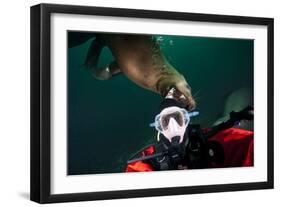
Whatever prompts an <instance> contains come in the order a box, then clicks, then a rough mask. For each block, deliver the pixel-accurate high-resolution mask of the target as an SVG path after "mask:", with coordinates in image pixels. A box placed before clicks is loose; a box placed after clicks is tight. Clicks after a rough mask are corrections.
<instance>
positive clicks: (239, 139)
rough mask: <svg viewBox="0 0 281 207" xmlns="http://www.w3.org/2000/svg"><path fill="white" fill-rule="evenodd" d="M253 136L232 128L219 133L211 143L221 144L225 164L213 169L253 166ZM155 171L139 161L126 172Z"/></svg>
mask: <svg viewBox="0 0 281 207" xmlns="http://www.w3.org/2000/svg"><path fill="white" fill-rule="evenodd" d="M253 136H254V133H253V132H252V131H247V130H243V129H237V128H230V129H226V130H222V131H220V132H218V133H217V134H216V135H214V136H213V137H211V138H210V139H209V140H210V141H216V142H218V143H220V144H221V146H222V147H223V150H224V163H223V164H220V165H217V164H212V165H211V166H212V167H245V166H253V162H254V158H253V149H254V147H253ZM153 153H154V147H153V146H150V147H148V148H146V149H145V150H144V151H142V152H141V155H142V156H148V155H152V154H153ZM145 171H154V170H153V168H152V166H151V165H149V164H147V163H145V162H142V161H137V162H134V163H131V164H129V165H127V167H126V172H145Z"/></svg>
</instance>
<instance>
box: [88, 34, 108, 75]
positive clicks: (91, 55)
mask: <svg viewBox="0 0 281 207" xmlns="http://www.w3.org/2000/svg"><path fill="white" fill-rule="evenodd" d="M103 47H104V43H103V41H102V40H101V38H99V37H98V36H96V38H95V39H94V40H93V41H92V43H91V45H90V47H89V50H88V53H87V57H86V60H85V62H84V64H83V65H84V66H85V67H86V68H87V69H89V70H93V69H95V68H96V67H97V66H98V60H99V57H100V54H101V51H102V49H103Z"/></svg>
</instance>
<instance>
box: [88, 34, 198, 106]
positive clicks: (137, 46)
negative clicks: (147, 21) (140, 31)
mask: <svg viewBox="0 0 281 207" xmlns="http://www.w3.org/2000/svg"><path fill="white" fill-rule="evenodd" d="M94 41H97V42H93V44H92V50H91V49H90V50H89V53H88V59H89V60H90V61H87V60H86V63H87V62H90V63H91V62H92V63H94V64H87V65H88V66H90V69H91V70H92V72H93V74H94V76H95V77H96V78H98V79H103V80H104V79H109V78H110V77H112V75H114V74H118V73H120V72H122V73H123V74H124V75H126V76H127V77H128V78H129V79H130V80H131V81H133V82H134V83H135V84H137V85H139V86H141V87H143V88H145V89H148V90H151V91H154V92H156V93H159V94H161V95H162V96H165V95H166V94H167V93H168V91H169V90H170V89H171V88H172V87H175V88H176V89H177V90H178V91H179V92H181V94H183V95H184V97H185V98H186V103H185V104H186V105H187V106H188V108H189V109H193V108H194V107H195V102H194V99H193V97H192V95H191V89H190V87H189V85H188V84H187V82H186V80H185V78H184V77H183V76H182V75H181V74H180V73H179V72H178V71H177V70H176V69H175V68H174V67H173V66H172V65H171V64H170V63H169V62H168V61H167V59H166V58H165V56H164V55H163V54H162V52H161V49H160V45H159V43H158V42H157V41H156V40H155V38H153V37H152V36H149V35H121V34H120V35H119V34H101V35H99V36H97V38H96V40H94ZM104 46H107V47H108V48H109V49H110V51H111V52H112V54H113V56H114V58H115V61H114V62H113V63H111V64H109V65H108V66H107V67H105V68H102V69H98V68H97V67H96V66H97V58H98V56H99V55H96V54H97V53H100V52H101V50H102V48H103V47H104ZM92 57H94V58H92Z"/></svg>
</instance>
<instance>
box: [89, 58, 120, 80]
mask: <svg viewBox="0 0 281 207" xmlns="http://www.w3.org/2000/svg"><path fill="white" fill-rule="evenodd" d="M91 72H92V74H93V76H94V77H95V78H96V79H98V80H108V79H110V78H111V77H113V76H116V75H118V74H120V73H122V71H121V70H120V68H119V66H118V64H117V62H116V61H113V62H111V63H110V64H108V65H106V66H105V67H104V68H94V69H93V70H91Z"/></svg>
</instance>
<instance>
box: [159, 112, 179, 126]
mask: <svg viewBox="0 0 281 207" xmlns="http://www.w3.org/2000/svg"><path fill="white" fill-rule="evenodd" d="M171 118H174V119H175V121H176V122H177V123H178V125H179V126H182V125H183V122H184V120H183V119H184V118H183V114H182V113H181V112H179V111H176V112H173V113H171V114H165V115H163V116H162V117H161V126H162V128H163V129H164V130H166V129H167V128H168V125H169V121H170V119H171Z"/></svg>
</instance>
